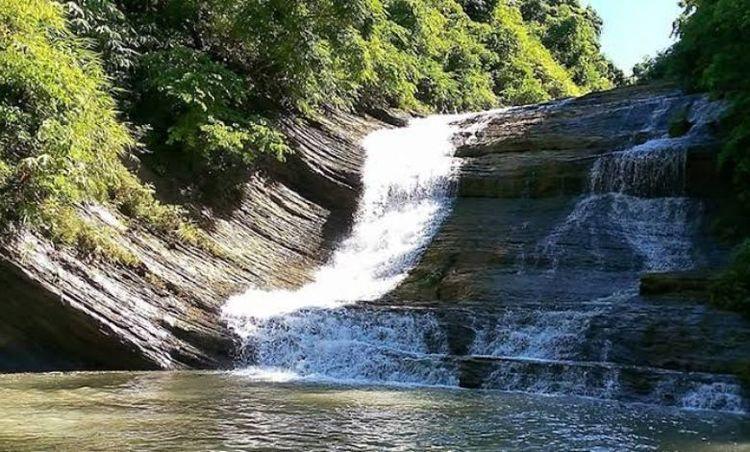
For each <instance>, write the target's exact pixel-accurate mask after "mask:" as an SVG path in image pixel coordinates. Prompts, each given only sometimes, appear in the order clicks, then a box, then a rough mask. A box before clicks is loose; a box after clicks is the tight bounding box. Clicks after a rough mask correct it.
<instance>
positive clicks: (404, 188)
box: [224, 115, 465, 385]
mask: <svg viewBox="0 0 750 452" xmlns="http://www.w3.org/2000/svg"><path fill="white" fill-rule="evenodd" d="M464 117H465V116H458V115H454V116H433V117H428V118H424V119H416V120H413V121H412V122H411V123H410V124H409V126H408V127H406V128H402V129H387V130H381V131H377V132H374V133H372V134H370V135H369V136H368V137H367V138H366V139H365V140H364V142H363V147H364V148H365V150H366V151H367V158H366V161H365V165H364V168H363V175H362V179H363V186H364V193H363V195H362V199H361V200H360V206H359V210H358V212H357V214H356V217H355V221H354V226H353V228H352V232H351V235H350V236H349V237H348V238H347V239H346V240H344V241H343V242H342V243H341V245H340V246H339V247H338V248H337V249H336V251H335V252H334V254H333V256H332V258H331V260H330V262H329V263H328V264H327V265H325V266H323V267H322V268H321V269H319V270H318V271H317V272H316V274H315V275H314V277H313V281H312V282H311V283H309V284H307V285H306V286H304V287H302V288H300V289H297V290H278V291H262V290H256V289H252V290H249V291H247V292H246V293H244V294H242V295H239V296H236V297H234V298H232V299H230V300H229V302H228V303H227V304H226V306H225V309H224V315H225V318H226V319H227V321H228V323H229V324H230V326H232V327H233V329H234V330H235V331H236V332H237V333H238V334H239V335H240V336H241V337H242V338H244V339H245V341H246V344H245V347H244V349H245V364H246V365H247V366H250V368H251V371H252V372H254V373H255V374H257V375H260V376H262V375H264V374H267V375H278V374H279V372H282V373H283V372H287V373H291V374H293V375H296V376H297V377H299V378H308V377H317V378H333V379H341V380H368V381H384V382H400V383H405V382H413V383H422V384H443V385H446V384H447V385H449V384H455V377H452V376H451V375H450V373H449V372H448V371H447V370H446V368H445V367H444V366H443V365H442V364H439V363H437V364H436V363H434V362H433V361H432V360H430V359H429V356H430V355H433V354H441V353H445V347H446V346H445V344H444V343H441V338H440V331H438V330H437V327H436V324H435V322H434V319H432V318H430V317H425V316H417V315H404V314H396V313H389V314H382V315H379V314H376V313H370V312H366V311H361V312H354V311H350V310H347V309H345V307H346V306H348V305H350V304H353V303H356V302H363V301H371V300H376V299H378V298H379V297H381V296H383V295H384V294H386V293H387V292H389V291H390V290H392V289H394V288H395V287H396V286H397V285H398V283H399V282H401V281H402V280H403V279H404V278H405V277H406V275H407V273H408V271H409V270H410V269H411V268H412V267H413V266H414V265H415V264H416V263H417V260H418V258H419V256H420V255H421V253H422V251H423V250H424V248H425V247H426V246H427V244H428V243H429V242H430V240H431V239H432V237H433V236H434V234H435V233H436V231H437V229H438V228H439V226H440V224H441V223H442V221H443V220H444V219H445V217H446V215H448V213H449V211H450V208H451V204H452V198H453V189H454V185H455V182H456V173H457V171H456V170H457V168H458V167H457V161H456V160H455V159H454V158H453V152H454V144H453V143H452V141H451V140H452V137H453V135H454V134H455V133H456V131H457V127H456V126H454V125H453V124H455V123H456V122H457V121H459V120H461V119H462V118H464ZM443 342H444V340H443Z"/></svg>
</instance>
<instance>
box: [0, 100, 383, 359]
mask: <svg viewBox="0 0 750 452" xmlns="http://www.w3.org/2000/svg"><path fill="white" fill-rule="evenodd" d="M385 126H387V125H386V124H384V123H383V122H381V121H378V120H375V119H366V118H365V117H358V116H352V115H343V114H336V115H333V116H331V117H329V118H327V119H321V120H319V121H318V122H315V123H313V122H310V121H300V120H293V119H290V120H288V121H287V122H286V123H285V129H286V133H287V136H288V137H289V139H290V142H291V144H292V146H293V148H294V150H295V153H294V155H292V156H291V157H290V158H289V160H288V162H287V163H286V164H285V165H283V166H281V165H279V166H276V167H272V168H270V169H267V170H266V171H263V172H258V173H256V174H253V175H251V176H250V177H249V180H247V182H246V183H245V184H244V188H243V195H242V196H241V201H240V202H239V204H238V205H237V206H234V207H233V208H232V209H231V210H230V211H229V212H225V213H222V214H221V215H215V214H211V213H207V214H206V215H207V217H208V219H209V220H210V231H209V234H210V235H211V237H212V238H213V239H214V240H216V242H217V243H218V244H219V245H220V246H221V247H222V248H224V249H226V250H227V251H228V253H227V256H226V257H216V256H214V255H212V254H210V253H208V252H206V251H204V250H202V249H199V248H196V247H192V246H187V245H185V244H182V243H176V242H174V241H170V240H168V239H166V238H165V237H162V236H159V235H155V234H153V233H151V232H149V231H146V230H143V229H141V228H138V227H134V226H132V225H128V224H127V221H126V220H125V219H124V218H123V217H121V216H120V215H119V214H118V213H117V212H112V211H109V210H107V209H105V208H103V207H101V206H85V207H83V208H82V209H83V213H84V214H85V215H87V216H88V217H89V218H91V219H92V220H94V221H98V222H103V223H106V224H109V225H110V226H113V227H115V228H118V229H120V230H121V231H122V234H121V235H122V238H121V244H122V245H123V246H124V247H126V248H127V249H128V250H129V251H131V252H132V253H134V254H135V255H136V256H137V257H138V258H139V259H140V260H141V261H142V262H143V264H144V268H142V269H139V270H130V269H124V268H120V267H117V266H114V265H110V264H107V263H104V262H99V261H91V260H88V259H82V258H81V257H80V256H78V255H76V254H75V253H73V252H71V251H69V250H59V249H55V248H54V247H53V246H51V244H50V243H49V242H47V241H45V240H44V239H42V238H41V237H39V236H37V235H34V234H31V233H29V232H25V233H22V234H20V236H18V237H16V238H14V239H13V240H11V241H6V242H4V243H2V244H1V245H0V288H2V290H0V309H1V310H2V313H3V314H2V316H0V371H42V370H69V369H70V370H80V369H87V370H98V369H106V370H120V369H128V370H134V369H179V368H187V367H190V368H217V367H224V366H227V365H228V364H229V363H230V361H231V359H232V354H233V352H234V344H233V338H232V336H231V333H230V332H229V331H227V329H226V326H225V325H224V324H223V323H222V321H221V318H220V309H221V306H222V304H223V303H224V301H225V300H226V298H227V297H228V296H229V295H231V294H233V293H236V292H238V291H240V290H242V289H243V288H246V287H249V286H255V287H262V288H289V287H296V286H299V285H301V284H304V283H305V282H306V281H308V280H309V277H310V273H311V271H312V270H313V269H315V268H316V267H317V266H319V265H320V264H321V263H322V262H323V261H324V260H325V259H326V257H327V256H328V253H329V251H330V250H331V248H332V247H333V245H334V244H335V242H336V240H337V239H338V238H339V237H340V236H341V235H342V234H343V233H345V232H346V229H347V227H348V225H349V224H350V221H351V215H352V213H353V210H354V208H355V206H356V201H357V197H358V193H359V188H360V176H359V173H360V168H361V165H362V162H363V152H362V150H361V149H360V147H359V145H358V143H359V141H360V140H361V138H362V137H363V136H364V135H366V134H367V133H368V132H369V131H371V130H374V129H377V128H381V127H385ZM192 207H193V208H194V209H195V210H199V209H200V206H192Z"/></svg>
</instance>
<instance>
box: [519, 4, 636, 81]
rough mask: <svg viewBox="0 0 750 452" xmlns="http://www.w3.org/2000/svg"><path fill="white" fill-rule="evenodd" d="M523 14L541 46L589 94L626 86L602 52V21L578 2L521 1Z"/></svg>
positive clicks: (619, 73) (620, 72)
mask: <svg viewBox="0 0 750 452" xmlns="http://www.w3.org/2000/svg"><path fill="white" fill-rule="evenodd" d="M520 9H521V13H522V14H523V17H524V20H526V21H527V22H529V23H531V24H532V26H533V29H534V31H535V32H536V33H537V35H538V36H539V37H540V39H541V40H542V43H543V44H544V45H545V46H546V47H547V48H548V49H550V51H551V52H552V54H553V55H554V57H555V58H556V59H557V61H559V62H560V63H561V64H562V65H563V66H564V67H565V68H567V69H568V70H569V71H570V72H571V74H572V76H573V81H574V82H575V83H576V84H577V85H579V86H581V87H582V88H584V89H586V90H604V89H609V88H612V87H613V86H614V85H615V84H617V85H621V84H623V83H624V79H625V77H624V74H623V73H622V71H620V70H619V69H617V68H616V67H615V65H614V64H613V63H612V62H611V61H609V60H608V59H607V58H605V57H604V55H603V54H602V52H601V45H600V38H601V33H602V20H601V18H600V17H599V15H598V14H597V13H596V11H595V10H594V9H593V8H592V7H590V6H589V7H583V6H581V4H580V3H579V2H578V0H522V1H521V6H520Z"/></svg>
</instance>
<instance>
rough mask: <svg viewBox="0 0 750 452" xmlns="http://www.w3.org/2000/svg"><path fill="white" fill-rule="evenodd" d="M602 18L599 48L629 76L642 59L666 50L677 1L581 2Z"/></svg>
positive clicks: (584, 0)
mask: <svg viewBox="0 0 750 452" xmlns="http://www.w3.org/2000/svg"><path fill="white" fill-rule="evenodd" d="M582 2H583V3H584V4H588V5H591V6H593V7H594V8H596V10H597V11H598V12H599V15H600V16H601V17H602V19H604V34H603V36H602V46H603V47H604V52H605V53H606V54H607V56H609V57H610V58H611V59H612V60H613V61H614V62H615V64H616V65H617V66H618V67H619V68H621V69H623V70H624V71H626V72H627V73H630V70H631V69H632V68H633V65H635V64H636V63H640V62H641V60H643V57H645V56H653V55H655V54H656V53H657V52H659V51H660V50H663V49H666V48H667V47H669V46H670V45H671V44H672V42H673V40H672V38H671V37H670V35H671V33H672V23H673V22H674V20H675V19H676V18H677V16H678V15H679V14H680V11H681V10H680V7H679V6H678V5H677V0H582Z"/></svg>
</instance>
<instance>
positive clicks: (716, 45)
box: [638, 0, 750, 315]
mask: <svg viewBox="0 0 750 452" xmlns="http://www.w3.org/2000/svg"><path fill="white" fill-rule="evenodd" d="M684 6H685V12H684V14H683V16H682V17H681V18H680V19H679V21H678V22H677V24H676V28H675V30H676V33H677V35H678V36H679V38H680V40H679V41H678V42H677V44H675V46H674V47H673V48H672V49H670V50H669V51H668V52H666V53H664V54H663V55H661V56H660V57H658V58H657V59H655V60H652V61H649V62H647V63H646V64H645V65H643V66H641V67H639V68H638V73H639V74H640V75H641V76H642V77H645V78H665V77H667V78H676V79H678V80H681V81H683V82H684V83H685V84H686V85H687V86H688V87H689V88H690V89H693V90H698V91H708V92H711V93H713V94H714V95H715V96H716V97H718V98H723V99H727V100H728V101H729V102H730V105H731V107H730V111H729V114H728V116H727V118H726V119H725V121H724V124H723V126H724V129H725V133H726V137H725V145H724V148H723V150H722V152H721V154H720V156H719V162H718V163H719V165H720V167H721V169H722V171H725V172H728V173H730V174H731V177H732V180H733V182H734V185H735V193H736V197H737V203H738V205H739V208H738V209H736V210H738V211H735V212H733V214H732V215H731V218H730V219H728V221H727V222H726V223H725V224H724V225H723V229H724V230H727V229H728V230H729V231H728V232H729V233H730V234H731V235H733V236H734V237H747V236H749V235H750V223H749V222H748V221H747V219H748V218H750V3H748V2H747V1H745V0H685V1H684ZM714 302H715V303H716V304H718V305H720V306H723V307H729V308H732V309H735V310H739V311H742V312H744V313H746V314H749V315H750V240H745V241H744V243H743V244H742V245H740V246H739V247H738V249H737V252H736V257H735V259H734V263H733V265H732V267H731V268H730V269H729V270H728V271H727V272H726V274H725V275H724V276H723V278H722V279H721V281H720V282H719V283H718V284H717V285H716V287H715V290H714Z"/></svg>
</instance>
